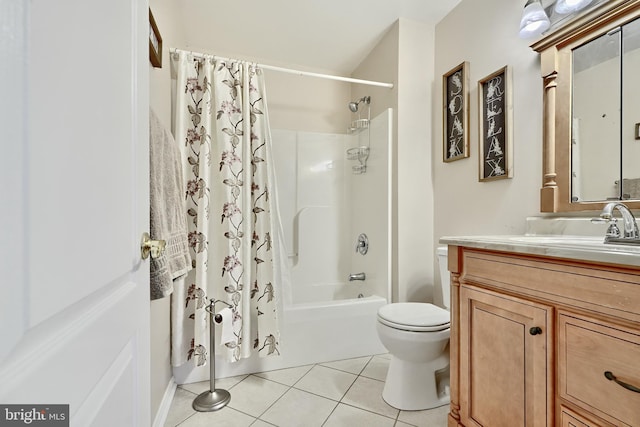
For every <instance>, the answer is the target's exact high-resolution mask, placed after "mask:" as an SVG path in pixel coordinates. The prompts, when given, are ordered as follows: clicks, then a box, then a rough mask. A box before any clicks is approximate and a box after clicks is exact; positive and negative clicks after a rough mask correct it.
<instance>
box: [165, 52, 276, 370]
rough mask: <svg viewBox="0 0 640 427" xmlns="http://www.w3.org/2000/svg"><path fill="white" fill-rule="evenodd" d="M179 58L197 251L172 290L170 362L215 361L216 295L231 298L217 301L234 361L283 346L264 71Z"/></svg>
mask: <svg viewBox="0 0 640 427" xmlns="http://www.w3.org/2000/svg"><path fill="white" fill-rule="evenodd" d="M172 60H173V65H174V66H175V67H176V71H177V73H176V74H177V78H176V97H175V104H174V105H175V111H174V113H175V126H174V127H175V129H174V133H175V139H176V141H178V143H180V144H181V148H182V150H183V159H184V161H185V167H184V171H185V179H184V182H185V183H186V189H185V195H186V200H187V214H188V216H189V218H190V221H189V227H190V228H189V245H190V248H191V251H192V252H191V255H192V259H193V260H194V261H193V267H194V269H193V270H192V271H191V272H190V273H189V275H188V276H187V278H186V280H185V283H184V286H182V287H179V288H178V290H176V291H174V294H173V296H172V303H171V304H172V364H173V365H174V366H179V365H181V364H183V363H185V362H187V361H189V360H193V361H194V363H195V365H196V366H200V365H204V364H205V363H207V359H208V357H210V354H211V349H209V348H208V347H209V329H208V328H209V325H208V313H207V312H206V310H205V307H206V306H207V305H208V303H209V299H210V298H214V299H215V300H221V301H224V302H225V303H226V304H224V303H222V302H221V303H217V304H216V306H215V308H216V312H219V311H220V310H222V309H223V308H225V307H227V306H230V307H231V310H232V319H233V322H232V323H233V339H232V340H231V341H228V342H226V343H221V344H222V345H221V347H223V348H224V349H225V350H223V351H226V353H227V358H228V360H230V361H237V360H240V359H242V358H246V357H249V356H250V355H251V354H252V353H253V352H258V353H259V355H260V356H266V355H278V354H280V344H279V332H278V317H277V310H276V306H277V299H278V298H280V295H279V289H280V283H279V281H280V279H279V277H278V276H279V271H278V270H279V269H278V268H277V267H276V262H279V260H277V259H275V257H274V253H275V252H277V251H275V250H273V238H272V236H274V232H273V230H276V229H277V227H274V224H276V222H275V218H274V217H275V216H276V212H277V210H276V209H274V205H273V198H272V194H271V188H272V178H271V177H272V176H273V171H272V170H271V168H272V165H271V152H270V150H271V141H270V131H269V124H268V118H267V114H266V112H267V111H266V100H265V91H264V80H263V77H262V72H261V70H260V69H258V68H257V67H256V66H255V65H252V64H248V63H244V62H236V61H225V60H220V59H216V58H214V57H207V56H205V57H204V58H203V57H202V56H199V57H197V58H195V57H194V56H193V55H191V54H190V53H187V52H178V53H175V54H174V55H172ZM277 240H278V239H276V241H277ZM218 328H220V327H218ZM219 335H220V334H219V333H218V335H217V337H218V338H219Z"/></svg>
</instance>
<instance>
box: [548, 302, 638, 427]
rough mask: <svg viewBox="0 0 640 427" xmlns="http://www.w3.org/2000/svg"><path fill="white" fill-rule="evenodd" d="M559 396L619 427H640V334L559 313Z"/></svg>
mask: <svg viewBox="0 0 640 427" xmlns="http://www.w3.org/2000/svg"><path fill="white" fill-rule="evenodd" d="M558 329H559V330H558V350H559V354H558V375H559V387H560V390H559V395H560V397H561V398H562V399H566V400H568V401H570V402H572V403H574V404H576V405H578V406H580V407H581V408H583V409H585V410H587V411H589V412H591V413H593V414H595V415H597V416H599V417H601V418H603V419H605V420H607V421H609V422H611V423H612V424H614V425H620V426H640V409H639V408H640V393H638V392H635V391H632V390H628V389H627V388H624V387H623V386H622V385H620V384H618V383H616V382H615V381H612V380H609V379H607V378H606V377H605V372H610V373H611V374H613V375H614V376H615V377H616V378H617V379H618V380H619V381H621V382H624V383H626V384H629V385H632V386H634V387H640V335H638V334H637V333H634V332H631V331H629V330H626V329H625V328H622V327H617V326H612V325H608V324H606V323H604V322H600V321H595V320H592V319H587V318H582V317H579V316H574V315H569V314H567V313H561V314H560V315H559V318H558Z"/></svg>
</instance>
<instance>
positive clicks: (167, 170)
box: [149, 111, 191, 300]
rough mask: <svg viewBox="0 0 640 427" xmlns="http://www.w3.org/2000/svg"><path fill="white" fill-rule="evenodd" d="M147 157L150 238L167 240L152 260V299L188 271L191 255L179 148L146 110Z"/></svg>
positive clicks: (160, 295)
mask: <svg viewBox="0 0 640 427" xmlns="http://www.w3.org/2000/svg"><path fill="white" fill-rule="evenodd" d="M149 158H150V165H149V171H150V180H149V190H150V191H149V201H150V220H151V238H152V239H154V240H165V241H166V242H167V246H166V249H165V251H164V254H162V255H161V256H160V257H158V258H152V259H151V277H150V279H151V280H150V282H151V299H152V300H154V299H158V298H163V297H166V296H167V295H170V294H171V293H172V292H173V281H174V280H175V279H177V278H179V277H181V276H184V275H185V274H187V272H188V271H189V270H191V255H190V254H189V242H188V237H187V210H186V204H185V198H184V193H183V189H184V186H183V177H182V159H181V156H180V149H179V147H178V146H177V144H176V142H175V140H174V139H173V136H172V135H171V133H170V132H169V131H168V130H167V129H166V128H165V127H164V126H162V123H160V120H159V119H158V117H157V116H156V115H155V113H154V112H153V111H149Z"/></svg>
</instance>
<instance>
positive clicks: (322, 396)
mask: <svg viewBox="0 0 640 427" xmlns="http://www.w3.org/2000/svg"><path fill="white" fill-rule="evenodd" d="M388 366H389V356H388V355H386V354H384V355H376V356H367V357H360V358H356V359H347V360H339V361H335V362H328V363H319V364H315V365H308V366H301V367H296V368H289V369H281V370H277V371H269V372H261V373H256V374H251V375H241V376H238V377H232V378H224V379H220V380H216V387H217V388H222V389H225V390H228V391H229V392H230V393H231V401H230V402H229V404H228V405H227V406H226V407H224V408H223V409H221V410H219V411H216V412H196V411H195V410H194V409H193V408H192V407H191V404H192V402H193V399H194V398H195V397H196V396H197V395H198V394H200V393H202V392H203V391H205V390H208V389H209V382H208V381H204V382H200V383H195V384H186V385H183V386H179V387H178V389H177V390H176V394H175V396H174V398H173V401H172V403H171V409H170V410H169V414H168V416H167V420H166V423H165V427H174V426H180V427H195V426H210V425H215V426H216V427H222V426H229V427H243V426H256V427H263V426H279V427H290V426H300V427H312V426H323V427H359V426H367V427H378V426H380V427H383V426H389V427H394V426H395V427H408V426H420V427H422V426H424V427H446V425H447V413H448V410H449V407H448V406H442V407H440V408H435V409H431V410H427V411H399V410H398V409H395V408H393V407H391V406H389V405H387V404H386V403H385V401H384V400H382V387H383V385H384V379H385V376H386V374H387V369H388Z"/></svg>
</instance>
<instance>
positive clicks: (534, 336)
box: [449, 244, 640, 427]
mask: <svg viewBox="0 0 640 427" xmlns="http://www.w3.org/2000/svg"><path fill="white" fill-rule="evenodd" d="M449 271H450V272H451V286H452V288H451V302H452V330H451V344H450V349H451V407H450V413H449V427H453V426H486V427H500V426H508V427H517V426H523V427H539V426H547V427H552V426H566V427H569V426H575V427H586V426H589V427H595V426H602V427H605V426H606V427H609V426H640V389H637V388H639V387H640V267H630V266H624V265H615V264H606V263H599V262H594V261H584V260H582V261H580V260H571V259H563V258H557V257H555V256H554V257H552V256H545V255H533V254H523V253H514V252H508V251H499V250H492V249H486V248H477V247H465V246H455V245H451V244H450V246H449ZM606 373H608V374H606ZM634 387H635V388H634Z"/></svg>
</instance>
